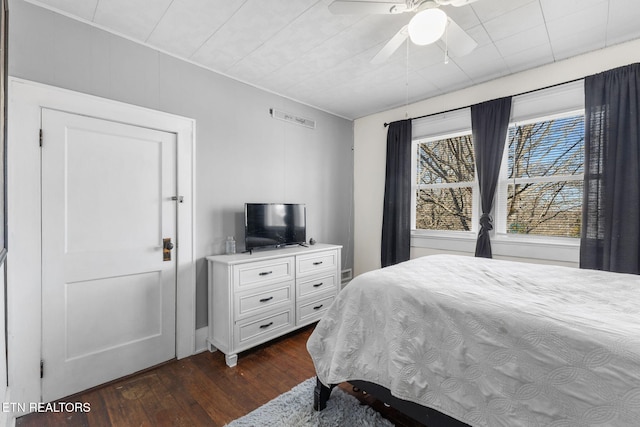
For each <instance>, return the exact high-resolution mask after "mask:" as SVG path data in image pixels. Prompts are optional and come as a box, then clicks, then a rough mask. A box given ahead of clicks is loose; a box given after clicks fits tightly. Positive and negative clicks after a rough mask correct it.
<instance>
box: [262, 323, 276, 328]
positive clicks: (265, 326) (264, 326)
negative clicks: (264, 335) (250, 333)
mask: <svg viewBox="0 0 640 427" xmlns="http://www.w3.org/2000/svg"><path fill="white" fill-rule="evenodd" d="M271 325H273V322H269V323H267V324H266V325H260V329H267V328H268V327H269V326H271Z"/></svg>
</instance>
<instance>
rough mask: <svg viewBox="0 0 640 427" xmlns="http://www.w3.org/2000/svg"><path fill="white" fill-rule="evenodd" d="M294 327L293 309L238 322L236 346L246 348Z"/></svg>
mask: <svg viewBox="0 0 640 427" xmlns="http://www.w3.org/2000/svg"><path fill="white" fill-rule="evenodd" d="M291 327H293V319H292V310H286V311H282V312H277V313H276V314H271V315H269V316H265V317H262V318H258V319H257V320H254V319H252V320H247V321H245V322H239V323H237V324H236V334H235V337H236V338H235V339H236V346H237V347H238V348H245V347H246V346H249V347H250V346H253V345H257V344H260V343H261V342H263V341H266V340H267V339H269V338H271V337H274V336H278V335H280V334H282V333H284V330H286V329H290V328H291Z"/></svg>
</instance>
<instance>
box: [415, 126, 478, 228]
mask: <svg viewBox="0 0 640 427" xmlns="http://www.w3.org/2000/svg"><path fill="white" fill-rule="evenodd" d="M470 134H471V129H465V130H459V131H454V132H447V133H442V134H439V135H434V136H428V137H420V138H416V139H414V140H413V141H411V232H412V234H414V235H422V236H423V237H438V236H440V237H452V236H453V237H455V236H457V237H458V238H460V237H462V238H469V237H473V238H475V236H476V235H477V234H478V230H479V221H480V215H481V213H480V207H479V204H480V187H479V184H478V171H477V169H476V166H475V162H474V165H473V169H474V174H473V176H474V180H473V181H463V182H456V183H450V184H449V183H447V184H444V183H442V184H418V145H420V144H425V143H426V144H428V143H430V142H434V141H440V140H443V139H447V138H457V137H460V136H464V135H470ZM472 143H473V140H472ZM462 187H471V230H470V231H463V230H424V229H418V228H416V211H417V206H416V204H417V201H418V197H417V196H418V191H419V190H421V189H430V188H434V189H436V188H462Z"/></svg>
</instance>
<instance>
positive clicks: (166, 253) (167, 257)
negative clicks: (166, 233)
mask: <svg viewBox="0 0 640 427" xmlns="http://www.w3.org/2000/svg"><path fill="white" fill-rule="evenodd" d="M171 249H173V243H171V237H167V238H164V239H162V260H163V261H171Z"/></svg>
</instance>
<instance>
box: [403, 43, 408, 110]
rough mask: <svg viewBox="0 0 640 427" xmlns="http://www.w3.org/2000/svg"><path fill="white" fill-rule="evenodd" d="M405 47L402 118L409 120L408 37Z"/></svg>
mask: <svg viewBox="0 0 640 427" xmlns="http://www.w3.org/2000/svg"><path fill="white" fill-rule="evenodd" d="M406 45H407V56H406V71H405V72H406V74H405V84H404V118H405V119H408V118H409V37H407V41H406Z"/></svg>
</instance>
